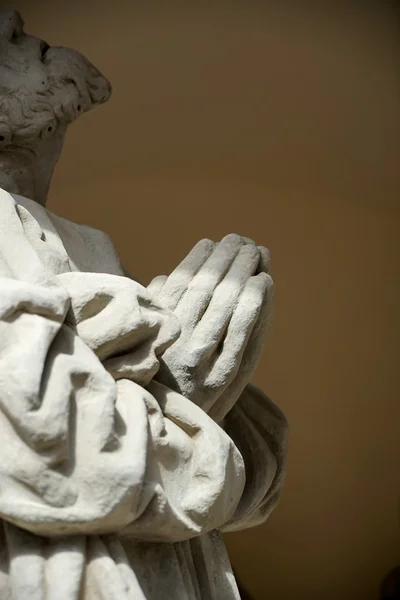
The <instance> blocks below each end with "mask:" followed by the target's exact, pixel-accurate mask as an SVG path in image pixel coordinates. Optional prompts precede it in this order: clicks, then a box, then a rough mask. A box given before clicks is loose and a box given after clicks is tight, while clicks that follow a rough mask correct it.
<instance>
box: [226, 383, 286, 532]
mask: <svg viewBox="0 0 400 600" xmlns="http://www.w3.org/2000/svg"><path fill="white" fill-rule="evenodd" d="M224 430H225V431H226V432H227V433H228V435H229V436H230V437H231V439H232V440H233V441H234V443H235V445H236V447H237V448H238V449H239V451H240V453H241V456H242V457H243V460H244V464H245V471H246V485H245V488H244V492H243V494H242V497H241V500H240V502H239V505H238V507H237V509H236V511H235V514H234V516H233V517H232V519H231V520H230V521H229V522H228V523H227V524H226V525H225V526H224V527H222V531H224V532H229V531H238V530H240V529H247V528H249V527H254V526H256V525H260V524H261V523H263V522H264V521H265V520H266V519H267V518H268V517H269V515H270V514H271V512H272V511H273V509H274V508H275V506H276V505H277V503H278V500H279V497H280V493H281V489H282V484H283V480H284V475H285V468H286V456H287V446H288V424H287V420H286V417H285V415H284V414H283V413H282V411H281V410H280V409H279V408H278V407H277V406H276V405H275V404H274V403H273V402H272V401H271V400H270V399H269V398H268V397H267V396H266V395H265V394H264V393H263V392H262V391H261V390H260V389H258V388H257V387H256V386H255V385H252V384H249V385H248V386H247V387H246V388H245V390H244V392H243V393H242V395H241V397H240V399H239V401H238V402H237V404H236V405H235V406H234V407H233V409H232V410H231V411H230V412H229V413H228V415H227V416H226V418H225V423H224Z"/></svg>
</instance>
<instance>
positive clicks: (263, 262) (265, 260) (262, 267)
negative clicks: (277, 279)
mask: <svg viewBox="0 0 400 600" xmlns="http://www.w3.org/2000/svg"><path fill="white" fill-rule="evenodd" d="M258 250H259V252H260V262H259V265H258V270H257V271H258V273H269V271H270V266H271V255H270V252H269V250H268V248H264V246H258Z"/></svg>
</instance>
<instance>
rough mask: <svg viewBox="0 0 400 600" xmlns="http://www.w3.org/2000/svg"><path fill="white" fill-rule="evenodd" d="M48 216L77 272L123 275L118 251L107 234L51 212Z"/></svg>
mask: <svg viewBox="0 0 400 600" xmlns="http://www.w3.org/2000/svg"><path fill="white" fill-rule="evenodd" d="M48 215H49V217H50V219H51V221H52V223H53V225H54V227H55V228H56V230H57V233H58V235H59V236H60V238H61V241H62V242H63V244H64V247H65V249H66V251H67V253H68V256H69V258H70V261H71V262H72V264H73V266H74V267H75V268H76V269H77V270H79V271H88V272H93V273H111V274H115V275H121V274H122V267H121V264H120V260H119V257H118V253H117V250H116V248H115V246H114V244H113V242H112V240H111V238H110V236H109V235H108V234H107V233H105V232H104V231H101V230H100V229H96V228H94V227H90V226H89V225H84V224H80V223H73V222H72V221H69V220H68V219H65V218H64V217H59V216H58V215H55V214H53V213H51V212H49V211H48Z"/></svg>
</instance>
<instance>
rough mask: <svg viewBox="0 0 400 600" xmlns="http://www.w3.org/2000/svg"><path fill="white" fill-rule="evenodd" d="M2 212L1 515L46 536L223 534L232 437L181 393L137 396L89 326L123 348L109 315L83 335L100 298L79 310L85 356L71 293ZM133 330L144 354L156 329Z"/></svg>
mask: <svg viewBox="0 0 400 600" xmlns="http://www.w3.org/2000/svg"><path fill="white" fill-rule="evenodd" d="M0 213H1V223H0V431H1V436H2V443H1V445H0V518H2V519H4V520H5V521H8V522H10V523H13V524H15V525H17V526H18V527H21V528H22V529H26V530H28V531H31V532H32V533H35V534H38V535H42V536H65V535H75V534H90V533H98V534H103V533H110V532H124V531H126V532H127V533H129V534H130V535H134V536H135V537H136V538H138V539H146V540H149V541H172V542H174V541H179V540H184V539H188V538H191V537H193V536H196V535H199V534H202V533H205V532H206V531H210V530H212V529H215V528H218V527H220V526H222V524H223V523H225V522H226V521H228V520H229V519H230V518H231V517H232V515H233V513H234V511H235V509H236V506H237V504H238V502H239V500H240V497H241V495H242V491H243V488H244V466H243V462H242V458H241V456H240V454H239V452H238V450H237V449H236V448H235V445H234V444H233V442H232V441H231V439H230V438H229V436H228V435H227V434H226V433H225V432H224V431H223V430H222V429H221V428H220V427H218V426H217V425H216V424H215V423H214V422H213V421H212V420H211V419H210V418H209V417H208V416H207V415H206V414H205V413H203V411H202V410H201V409H199V408H198V407H196V406H195V405H193V404H192V403H191V402H190V401H188V400H187V399H185V398H184V397H182V396H181V395H179V394H176V393H174V392H172V391H171V390H168V389H167V388H165V387H163V386H162V385H160V384H156V383H150V384H148V385H147V389H145V387H143V385H140V384H139V383H138V382H137V381H135V380H134V379H135V376H136V375H137V374H138V373H139V377H142V375H143V369H140V368H139V370H137V369H136V367H135V368H134V369H133V372H132V373H133V374H132V373H131V375H132V376H131V378H128V377H127V376H126V370H127V365H126V363H125V362H124V361H122V362H121V357H120V356H119V355H118V351H119V349H118V346H115V345H113V344H112V343H111V341H112V340H111V337H112V336H111V337H110V336H108V337H107V336H105V337H104V335H96V334H95V331H94V330H95V327H98V326H100V325H103V326H105V325H106V324H108V326H109V328H110V330H111V329H112V328H113V327H114V326H115V327H117V330H118V332H119V334H120V335H121V339H123V340H125V342H126V338H125V337H124V334H127V335H128V333H129V331H130V330H129V328H128V330H126V328H125V326H126V322H125V321H124V320H123V319H122V320H121V319H120V318H119V319H118V320H117V322H114V321H113V320H112V318H111V317H112V314H113V312H112V311H110V312H109V313H104V317H106V318H104V319H103V321H101V319H100V320H99V319H94V320H93V321H92V328H91V329H90V328H89V325H88V323H89V321H90V319H91V318H92V317H93V314H92V313H91V311H92V310H93V307H96V310H95V313H96V314H97V315H98V314H100V312H101V310H100V308H101V306H102V304H101V302H100V303H99V302H97V301H96V302H95V303H94V304H93V302H89V303H88V305H87V306H86V309H87V310H86V309H85V310H86V313H85V318H86V321H87V322H86V325H85V327H84V328H83V331H84V333H85V335H86V336H87V337H88V338H89V341H91V342H92V343H93V345H94V347H95V348H94V349H92V348H90V347H89V345H88V343H85V342H84V340H83V339H82V336H81V335H80V334H79V327H78V326H77V325H76V324H75V325H76V326H75V328H74V323H73V322H72V324H71V323H70V324H68V323H69V320H70V316H71V308H73V303H72V302H71V297H70V294H69V292H68V287H66V286H63V285H62V284H61V283H60V279H57V278H55V277H53V276H52V275H51V274H49V273H48V272H45V271H44V270H43V265H42V264H41V263H40V260H39V258H38V255H37V254H36V253H35V252H34V251H33V249H32V247H31V246H30V244H29V241H28V240H27V239H26V237H25V236H24V232H23V229H22V227H21V222H20V220H19V219H18V214H17V212H16V209H15V203H14V204H13V201H12V198H11V197H10V196H8V195H7V197H6V196H5V195H4V193H3V194H2V195H0ZM111 277H116V279H119V278H118V277H117V276H111ZM113 281H115V279H114V280H113ZM72 283H73V282H72ZM72 283H71V285H72ZM93 297H96V298H97V296H96V294H94V295H93ZM106 297H107V294H105V295H103V300H104V298H106ZM76 306H78V308H79V302H78V304H77V305H76ZM76 306H75V308H76ZM88 307H89V308H88ZM99 307H100V308H99ZM81 308H82V307H81ZM139 308H143V307H139ZM96 311H97V312H96ZM99 311H100V312H99ZM149 311H150V313H151V312H152V311H151V307H150V309H149ZM150 313H149V314H150ZM75 314H76V313H75ZM138 314H139V315H142V314H143V311H142V312H140V311H139V313H138ZM139 325H140V326H139V327H138V331H139V335H136V337H135V340H136V342H138V340H139V341H140V343H139V342H138V343H137V344H136V346H135V348H136V349H135V351H137V352H138V356H139V358H140V357H142V356H143V354H142V348H143V344H144V345H145V346H146V340H147V341H148V339H150V340H151V342H149V343H150V346H149V345H148V346H147V348H149V347H150V348H152V349H154V348H155V346H154V343H153V342H154V335H155V332H157V331H158V329H157V328H156V327H155V323H154V321H150V324H149V326H148V327H147V329H146V322H145V321H143V320H140V319H139ZM85 328H86V329H85ZM146 332H147V333H146ZM136 342H135V343H136ZM110 344H111V345H110ZM163 344H165V340H164V342H163ZM96 351H97V352H98V353H102V355H104V357H105V361H107V360H110V361H111V366H110V367H109V368H108V370H107V368H106V367H105V366H104V365H103V364H102V362H101V359H100V358H99V356H98V355H97V354H96ZM124 351H126V347H125V346H124ZM144 354H145V353H144ZM114 359H115V361H116V362H112V361H114ZM128 362H129V361H128ZM139 362H140V361H139ZM134 364H135V365H136V364H139V363H137V362H135V363H134ZM114 371H115V372H116V373H117V374H118V373H120V376H119V377H117V376H115V377H114V376H113V375H112V374H111V373H112V372H114ZM128 371H129V369H128Z"/></svg>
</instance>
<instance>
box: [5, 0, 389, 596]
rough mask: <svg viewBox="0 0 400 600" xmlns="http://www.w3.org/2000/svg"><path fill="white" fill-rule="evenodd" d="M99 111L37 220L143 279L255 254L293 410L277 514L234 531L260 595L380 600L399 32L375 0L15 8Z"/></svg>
mask: <svg viewBox="0 0 400 600" xmlns="http://www.w3.org/2000/svg"><path fill="white" fill-rule="evenodd" d="M0 3H1V4H2V8H3V7H4V8H17V9H19V10H20V11H21V13H22V14H23V16H24V18H25V21H26V24H27V30H29V31H30V32H32V33H35V34H37V35H39V36H41V37H44V38H45V39H46V40H47V41H48V42H49V43H50V44H57V45H58V44H60V45H70V46H73V47H76V48H77V49H80V50H81V51H82V52H84V53H85V54H87V56H88V57H89V58H90V59H91V60H92V61H93V62H94V63H95V64H96V65H97V66H98V67H99V68H100V69H101V70H102V71H103V72H104V73H105V74H106V75H107V76H108V77H109V78H110V80H111V81H112V83H113V87H114V95H113V98H112V100H111V101H110V103H109V104H108V105H106V106H104V107H102V108H99V109H98V110H96V111H94V112H92V113H90V114H88V115H86V116H85V117H84V118H83V119H82V121H81V122H79V123H78V124H76V125H74V126H73V127H72V129H71V131H70V134H69V136H68V140H67V145H66V148H65V151H64V155H63V157H62V160H61V162H60V164H59V167H58V169H57V172H56V175H55V179H54V183H53V187H52V192H51V200H50V203H49V208H50V210H52V211H53V212H55V213H56V214H60V215H62V216H64V217H66V218H68V219H70V220H73V221H77V222H81V223H86V224H89V225H92V226H94V227H97V228H100V229H103V230H105V231H107V232H108V233H109V234H110V235H111V237H112V238H113V240H114V242H115V244H116V246H117V248H118V250H119V252H120V254H121V256H122V259H123V262H124V264H125V266H126V268H127V269H128V270H129V271H130V272H131V273H132V274H133V275H134V276H135V277H137V278H138V279H139V280H140V281H142V282H143V283H147V282H148V281H149V280H150V279H151V278H152V277H153V276H155V275H156V274H160V273H168V272H170V271H171V270H172V269H173V268H174V267H175V265H176V264H177V263H178V262H179V261H180V260H181V259H182V257H183V256H184V255H185V254H186V253H187V252H188V251H189V249H190V248H191V247H192V246H193V245H194V244H195V242H196V241H198V239H200V238H202V237H210V238H212V239H214V240H218V239H220V238H221V237H222V236H224V235H225V234H227V233H229V232H236V233H239V234H243V235H245V236H248V237H251V238H253V239H254V240H256V241H257V242H258V243H259V244H263V245H267V246H268V247H269V248H270V250H271V254H272V274H273V276H274V279H275V284H276V318H275V325H274V328H273V331H272V333H271V335H270V338H269V340H268V344H267V347H266V350H265V353H264V357H263V360H262V361H261V364H260V366H259V369H258V372H257V377H256V382H257V383H258V384H259V385H261V386H262V387H263V388H264V389H265V390H266V392H267V393H268V394H269V395H270V396H271V397H272V398H273V399H274V400H275V402H277V403H278V404H279V405H280V406H281V407H282V408H283V410H284V411H285V412H286V414H287V416H288V419H289V422H290V426H291V437H290V458H289V464H288V474H287V480H286V487H285V490H284V493H283V496H282V500H281V503H280V505H279V507H278V508H277V510H276V511H275V513H274V514H273V515H272V517H271V518H270V520H269V521H268V522H267V523H266V524H265V525H263V526H262V527H259V528H257V529H254V530H248V531H244V532H240V533H236V534H231V535H229V536H227V540H226V541H227V544H228V548H229V552H230V556H231V560H232V564H233V566H234V568H235V570H236V572H237V574H238V576H239V578H240V580H241V581H242V583H243V585H244V587H245V588H246V589H247V590H248V591H249V592H250V593H251V594H252V596H253V597H254V599H256V600H263V599H272V600H289V599H290V600H293V598H296V599H298V600H302V599H307V600H339V599H340V600H376V599H377V598H379V590H378V588H379V583H380V580H381V579H382V578H383V577H384V575H385V574H386V573H387V572H388V571H389V570H390V569H391V568H392V567H394V566H396V565H397V564H398V563H399V562H400V558H399V557H400V552H399V550H400V548H399V516H400V474H399V464H398V463H399V456H400V435H399V424H400V407H399V388H400V373H399V368H398V344H399V341H400V337H399V333H400V330H399V314H398V313H399V301H400V280H399V250H400V248H399V246H400V241H399V240H400V236H399V213H400V210H399V191H400V168H399V156H400V154H399V151H400V119H399V90H400V86H399V79H398V77H399V39H400V38H399V28H398V26H399V21H398V16H397V13H396V8H395V5H394V4H393V5H391V4H389V3H387V4H386V3H385V2H384V1H382V0H381V1H377V2H375V3H374V2H368V1H364V2H359V3H357V2H352V1H348V2H345V3H341V2H334V3H333V2H332V3H329V2H319V3H311V2H310V3H306V2H303V1H302V0H298V1H297V2H292V3H290V2H284V1H280V2H278V1H276V2H268V0H264V1H263V2H253V1H252V0H246V1H245V0H242V2H239V1H235V0H232V1H231V2H230V3H228V2H221V1H219V0H214V1H213V2H208V1H207V0H203V1H201V2H200V1H198V2H185V3H183V2H181V3H179V2H177V1H175V0H171V1H170V2H168V3H166V2H161V1H159V2H156V1H152V0H149V1H147V2H145V3H139V2H136V1H130V2H128V0H104V1H103V2H94V1H92V2H90V1H87V0H81V1H80V2H78V1H74V0H69V1H66V0H57V1H54V0H53V1H52V2H50V1H48V2H46V1H43V0H42V1H41V2H34V1H33V0H15V4H12V3H10V2H8V3H7V4H6V3H5V2H4V1H3V0H1V2H0Z"/></svg>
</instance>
